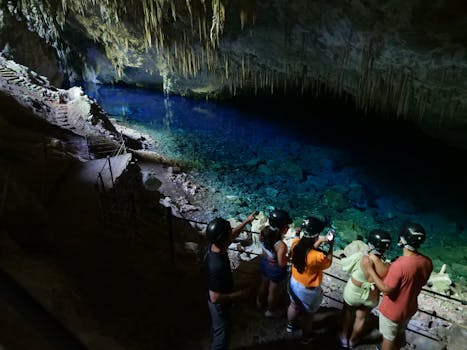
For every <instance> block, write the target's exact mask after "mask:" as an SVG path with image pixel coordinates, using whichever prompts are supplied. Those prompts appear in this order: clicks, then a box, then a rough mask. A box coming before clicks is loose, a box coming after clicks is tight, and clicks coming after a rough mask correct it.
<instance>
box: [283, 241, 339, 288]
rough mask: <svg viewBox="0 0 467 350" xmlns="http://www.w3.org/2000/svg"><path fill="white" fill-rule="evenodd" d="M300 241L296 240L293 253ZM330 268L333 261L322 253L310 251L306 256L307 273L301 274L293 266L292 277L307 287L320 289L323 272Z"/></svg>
mask: <svg viewBox="0 0 467 350" xmlns="http://www.w3.org/2000/svg"><path fill="white" fill-rule="evenodd" d="M299 240H300V238H295V239H294V240H293V242H292V247H291V249H290V250H291V251H292V252H293V249H294V247H295V245H296V244H297V243H298V241H299ZM329 266H331V260H329V259H328V258H326V256H325V255H324V254H323V253H322V252H320V251H318V250H316V249H310V251H309V252H308V255H307V256H306V266H305V271H303V273H300V272H298V271H297V269H296V268H295V266H293V265H292V277H293V278H294V279H295V280H296V281H297V282H299V283H301V284H303V285H304V286H305V287H318V286H319V285H321V281H322V280H323V270H325V269H327V268H328V267H329Z"/></svg>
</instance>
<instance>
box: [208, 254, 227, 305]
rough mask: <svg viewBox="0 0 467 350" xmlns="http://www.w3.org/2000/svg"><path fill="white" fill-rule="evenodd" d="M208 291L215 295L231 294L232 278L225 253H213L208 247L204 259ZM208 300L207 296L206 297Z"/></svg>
mask: <svg viewBox="0 0 467 350" xmlns="http://www.w3.org/2000/svg"><path fill="white" fill-rule="evenodd" d="M204 268H205V271H206V278H207V286H208V290H212V291H213V292H217V293H231V292H233V277H232V270H231V269H230V260H229V255H228V254H227V253H213V252H211V247H210V246H209V247H208V251H207V253H206V257H205V259H204ZM208 298H209V296H208Z"/></svg>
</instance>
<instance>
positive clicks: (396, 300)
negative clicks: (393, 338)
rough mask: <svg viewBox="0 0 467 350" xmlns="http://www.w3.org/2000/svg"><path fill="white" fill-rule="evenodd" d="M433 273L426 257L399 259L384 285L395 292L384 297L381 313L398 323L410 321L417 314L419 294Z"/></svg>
mask: <svg viewBox="0 0 467 350" xmlns="http://www.w3.org/2000/svg"><path fill="white" fill-rule="evenodd" d="M432 271H433V264H432V263H431V260H430V259H429V258H428V257H426V256H424V255H411V256H401V257H399V258H398V259H397V260H396V261H394V262H393V263H392V264H391V266H390V267H389V271H388V274H387V275H386V277H385V279H384V284H386V285H387V286H389V287H392V288H395V290H394V292H393V293H391V294H388V295H384V296H383V300H382V301H381V305H380V306H379V311H380V312H381V313H382V314H383V315H384V316H385V317H387V318H388V319H390V320H391V321H393V322H396V323H399V322H401V321H405V320H408V319H410V318H411V317H412V316H413V315H414V314H415V313H416V312H417V309H418V304H417V297H418V294H419V293H420V290H421V289H422V287H423V286H424V285H425V284H426V282H427V281H428V278H429V277H430V274H431V272H432Z"/></svg>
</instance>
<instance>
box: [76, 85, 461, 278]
mask: <svg viewBox="0 0 467 350" xmlns="http://www.w3.org/2000/svg"><path fill="white" fill-rule="evenodd" d="M85 90H86V93H87V94H88V95H90V96H92V97H94V98H95V99H96V100H97V101H98V102H99V103H100V104H101V105H102V106H103V107H104V108H105V110H106V111H107V112H108V113H109V114H110V115H111V116H112V117H115V118H116V119H118V120H120V121H124V122H126V123H127V124H129V125H130V126H132V127H134V128H135V129H137V130H141V131H144V132H146V133H148V134H150V135H151V136H152V137H153V138H154V139H155V140H157V149H156V150H157V151H158V152H160V153H162V154H163V155H165V156H166V157H171V158H174V159H178V160H181V161H184V162H186V163H187V164H188V165H189V167H190V169H191V171H192V173H193V174H194V175H195V176H196V178H197V179H199V181H200V182H201V183H203V184H204V185H205V186H206V187H207V188H208V189H209V192H208V193H209V199H208V200H209V201H210V202H211V203H212V204H213V206H214V207H215V208H216V209H217V211H216V212H206V218H211V217H213V216H218V215H221V216H224V217H232V216H237V217H238V216H240V217H242V216H244V215H246V214H248V213H249V212H251V211H252V210H254V209H257V210H263V211H266V212H267V211H268V210H270V209H271V208H272V207H276V208H283V209H286V210H288V211H289V212H290V214H291V215H292V216H293V217H294V218H295V220H294V221H295V222H296V223H297V224H298V223H300V222H301V220H302V219H303V218H304V217H305V216H308V215H314V214H318V215H321V216H323V217H325V218H327V219H328V220H330V221H331V222H332V223H333V224H334V225H335V226H336V227H337V229H338V235H339V236H338V237H339V239H338V243H340V244H341V245H344V244H345V243H347V242H349V241H351V240H352V239H355V238H356V235H357V234H361V235H363V236H364V235H365V234H366V232H368V231H369V230H371V229H373V228H382V229H385V230H387V231H389V232H390V233H391V234H392V235H393V238H394V240H396V239H397V231H398V229H399V228H400V226H401V225H402V223H403V222H404V221H415V222H419V223H421V224H422V225H423V226H424V227H425V228H426V230H427V232H428V238H427V241H426V242H425V244H424V245H423V247H422V249H421V250H422V252H424V253H425V254H427V255H429V256H430V257H431V258H432V259H433V261H434V264H435V269H439V268H440V267H441V265H442V264H443V263H445V264H447V266H448V269H447V272H448V273H449V274H450V275H451V277H454V279H455V280H456V281H457V282H461V283H462V284H463V283H464V282H465V280H466V278H467V249H466V247H467V237H466V235H465V230H466V228H467V215H466V213H467V200H466V198H467V197H466V194H467V185H466V183H465V181H464V179H467V176H466V175H467V173H466V172H465V170H464V168H465V165H466V164H467V162H466V160H467V156H466V153H464V152H460V151H458V150H456V149H454V148H450V147H448V146H444V145H442V144H440V143H438V142H436V141H434V140H431V139H430V138H428V137H426V136H424V135H423V134H421V133H420V132H419V131H417V130H416V129H414V128H413V127H410V126H408V125H407V124H406V123H403V122H401V121H399V122H396V123H394V122H385V121H381V118H380V117H378V118H375V117H374V116H373V117H372V116H366V117H362V116H359V115H356V113H355V111H352V110H350V109H347V106H345V105H344V106H343V107H342V106H340V107H336V106H335V105H333V103H334V102H332V101H331V102H330V103H329V101H328V103H324V107H323V105H322V104H321V105H314V104H313V103H307V102H304V101H303V100H300V99H293V98H282V101H281V100H280V98H277V99H267V98H263V99H261V98H258V99H249V100H247V99H245V100H237V101H236V103H231V104H229V105H226V104H219V103H214V102H206V101H204V100H203V101H200V100H192V99H187V98H182V97H178V96H170V97H169V98H166V97H164V95H163V94H161V93H157V92H153V91H147V90H142V89H130V88H124V87H113V86H95V85H94V86H87V87H86V88H85ZM375 121H377V122H375ZM398 254H400V249H399V248H397V247H396V245H395V243H394V244H393V248H392V250H391V252H390V254H389V256H390V257H395V256H397V255H398Z"/></svg>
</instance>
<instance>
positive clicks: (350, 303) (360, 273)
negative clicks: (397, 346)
mask: <svg viewBox="0 0 467 350" xmlns="http://www.w3.org/2000/svg"><path fill="white" fill-rule="evenodd" d="M367 244H368V252H367V254H364V253H363V252H356V253H354V254H352V255H351V256H349V257H346V258H344V259H342V260H341V263H342V269H343V270H344V271H346V272H348V273H349V274H350V278H349V280H348V281H347V284H346V285H345V288H344V295H343V298H344V306H343V308H342V328H341V331H340V334H339V338H340V341H341V347H342V348H344V349H352V348H353V347H354V346H355V345H356V344H357V343H358V342H359V341H360V339H361V338H362V335H363V331H364V329H365V328H366V323H367V322H366V321H367V316H368V314H369V313H370V310H371V309H372V308H374V307H375V306H376V305H378V299H379V290H378V288H375V286H374V284H375V283H374V281H373V279H372V278H371V276H370V275H369V273H368V272H367V271H366V270H365V269H363V268H362V259H363V258H364V257H365V256H367V257H368V258H370V260H371V261H372V262H373V264H374V266H375V269H376V273H377V274H378V276H379V277H380V278H381V279H384V277H385V276H386V274H387V272H388V269H389V264H387V263H386V262H385V259H384V256H383V254H384V253H385V252H386V250H387V249H388V248H389V247H390V246H391V236H390V234H389V233H388V232H386V231H383V230H379V229H377V230H372V231H370V233H369V234H368V237H367Z"/></svg>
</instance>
